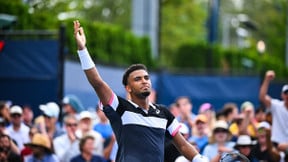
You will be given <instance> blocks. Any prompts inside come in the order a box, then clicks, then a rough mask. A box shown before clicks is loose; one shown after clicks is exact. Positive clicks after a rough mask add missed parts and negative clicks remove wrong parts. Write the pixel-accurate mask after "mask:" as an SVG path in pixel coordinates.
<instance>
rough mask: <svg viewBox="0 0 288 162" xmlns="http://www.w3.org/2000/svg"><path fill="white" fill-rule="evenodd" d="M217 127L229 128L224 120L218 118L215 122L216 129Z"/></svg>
mask: <svg viewBox="0 0 288 162" xmlns="http://www.w3.org/2000/svg"><path fill="white" fill-rule="evenodd" d="M217 128H223V129H226V130H228V124H227V122H226V121H224V120H218V121H216V122H215V124H214V130H215V129H217Z"/></svg>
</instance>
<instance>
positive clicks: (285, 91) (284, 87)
mask: <svg viewBox="0 0 288 162" xmlns="http://www.w3.org/2000/svg"><path fill="white" fill-rule="evenodd" d="M282 92H283V93H287V92H288V84H285V85H284V86H283V87H282Z"/></svg>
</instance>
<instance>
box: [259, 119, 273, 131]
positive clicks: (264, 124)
mask: <svg viewBox="0 0 288 162" xmlns="http://www.w3.org/2000/svg"><path fill="white" fill-rule="evenodd" d="M270 127H271V126H270V124H269V123H268V122H266V121H263V122H260V123H259V124H258V125H257V128H258V129H260V128H265V129H270Z"/></svg>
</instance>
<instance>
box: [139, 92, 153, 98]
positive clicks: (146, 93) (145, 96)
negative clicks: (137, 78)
mask: <svg viewBox="0 0 288 162" xmlns="http://www.w3.org/2000/svg"><path fill="white" fill-rule="evenodd" d="M150 93H151V92H150V91H146V92H141V93H138V94H137V95H136V96H137V97H139V98H141V99H145V98H147V97H148V96H149V95H150Z"/></svg>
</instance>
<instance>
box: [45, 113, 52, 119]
mask: <svg viewBox="0 0 288 162" xmlns="http://www.w3.org/2000/svg"><path fill="white" fill-rule="evenodd" d="M43 116H44V118H48V119H51V116H48V115H46V114H43Z"/></svg>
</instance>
